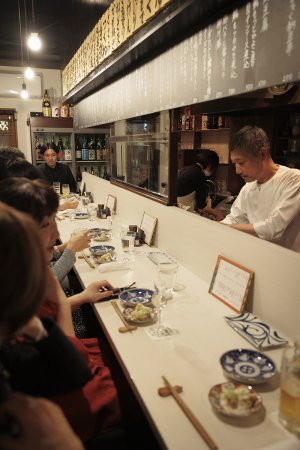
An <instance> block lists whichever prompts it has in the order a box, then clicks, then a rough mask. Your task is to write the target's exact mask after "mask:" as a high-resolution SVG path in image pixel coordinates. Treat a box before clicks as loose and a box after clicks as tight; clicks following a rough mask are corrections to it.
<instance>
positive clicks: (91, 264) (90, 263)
mask: <svg viewBox="0 0 300 450" xmlns="http://www.w3.org/2000/svg"><path fill="white" fill-rule="evenodd" d="M81 256H82V258H83V259H84V260H85V262H86V263H87V264H88V265H89V266H90V268H91V269H95V266H94V264H93V263H92V262H91V261H90V260H89V259H88V258H87V256H86V255H85V254H84V253H83V252H82V253H81Z"/></svg>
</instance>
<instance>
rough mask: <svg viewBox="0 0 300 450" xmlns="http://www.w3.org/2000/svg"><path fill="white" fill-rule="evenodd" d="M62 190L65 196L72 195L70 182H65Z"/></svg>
mask: <svg viewBox="0 0 300 450" xmlns="http://www.w3.org/2000/svg"><path fill="white" fill-rule="evenodd" d="M61 192H62V195H63V197H68V196H69V195H70V186H69V184H63V185H62V188H61Z"/></svg>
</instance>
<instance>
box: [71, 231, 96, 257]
mask: <svg viewBox="0 0 300 450" xmlns="http://www.w3.org/2000/svg"><path fill="white" fill-rule="evenodd" d="M90 242H91V237H90V236H89V234H88V233H81V234H73V235H72V236H71V238H70V240H69V242H68V243H67V245H66V248H68V249H69V250H72V252H74V253H76V252H80V251H82V250H84V249H85V248H88V247H89V245H90Z"/></svg>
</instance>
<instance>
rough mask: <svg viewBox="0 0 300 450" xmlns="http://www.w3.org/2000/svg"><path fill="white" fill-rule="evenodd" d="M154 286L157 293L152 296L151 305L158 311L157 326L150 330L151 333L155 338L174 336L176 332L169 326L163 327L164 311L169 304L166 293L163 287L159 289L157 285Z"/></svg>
mask: <svg viewBox="0 0 300 450" xmlns="http://www.w3.org/2000/svg"><path fill="white" fill-rule="evenodd" d="M154 286H155V292H154V294H153V296H152V299H151V303H152V304H153V305H154V306H155V308H156V310H157V324H156V325H154V326H153V327H151V328H150V329H149V333H150V334H151V335H152V336H154V337H164V336H171V335H172V334H174V330H172V328H170V327H169V326H167V325H163V324H162V320H161V315H162V310H163V308H164V307H165V306H166V304H167V299H166V297H165V295H164V292H165V291H164V289H163V287H162V286H161V285H160V286H159V287H158V286H157V285H156V284H155V285H154Z"/></svg>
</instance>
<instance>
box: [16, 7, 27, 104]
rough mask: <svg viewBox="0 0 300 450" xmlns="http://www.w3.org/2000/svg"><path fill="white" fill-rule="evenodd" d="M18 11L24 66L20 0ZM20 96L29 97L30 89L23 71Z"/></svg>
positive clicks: (22, 56)
mask: <svg viewBox="0 0 300 450" xmlns="http://www.w3.org/2000/svg"><path fill="white" fill-rule="evenodd" d="M18 13H19V31H20V46H21V58H22V67H24V55H23V39H22V25H21V9H20V0H18ZM20 97H21V98H23V99H24V100H25V99H27V98H28V97H29V94H28V91H27V88H26V83H25V80H24V73H23V83H22V90H21V92H20Z"/></svg>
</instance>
